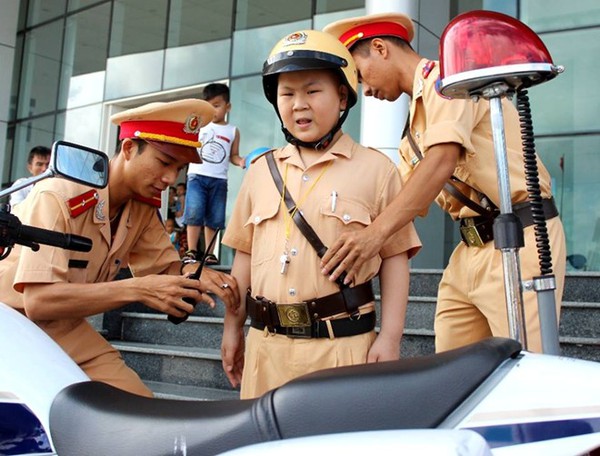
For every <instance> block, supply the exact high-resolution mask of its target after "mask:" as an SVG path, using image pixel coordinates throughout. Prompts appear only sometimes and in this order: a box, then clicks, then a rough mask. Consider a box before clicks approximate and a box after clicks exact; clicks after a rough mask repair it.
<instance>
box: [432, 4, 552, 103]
mask: <svg viewBox="0 0 600 456" xmlns="http://www.w3.org/2000/svg"><path fill="white" fill-rule="evenodd" d="M562 71H563V68H562V67H560V66H555V65H554V64H553V63H552V58H551V57H550V53H549V52H548V49H546V46H545V45H544V43H543V42H542V40H541V39H540V37H539V36H538V35H536V33H535V32H534V31H533V30H531V29H530V28H529V27H527V26H526V25H525V24H523V23H522V22H520V21H518V20H517V19H515V18H514V17H511V16H507V15H505V14H501V13H496V12H493V11H470V12H467V13H464V14H461V15H459V16H457V17H455V18H454V19H453V20H452V21H451V22H450V23H449V24H448V25H447V26H446V28H445V29H444V32H443V33H442V37H441V39H440V78H441V87H440V90H441V92H442V94H444V95H445V96H449V97H451V98H469V97H472V96H479V95H481V93H482V91H483V90H484V89H485V88H487V87H489V86H493V85H496V84H501V83H505V84H506V85H507V86H508V87H506V89H505V91H515V90H518V89H521V88H525V87H530V86H533V85H536V84H539V83H542V82H545V81H547V80H549V79H552V78H554V77H555V76H556V75H557V74H559V73H561V72H562Z"/></svg>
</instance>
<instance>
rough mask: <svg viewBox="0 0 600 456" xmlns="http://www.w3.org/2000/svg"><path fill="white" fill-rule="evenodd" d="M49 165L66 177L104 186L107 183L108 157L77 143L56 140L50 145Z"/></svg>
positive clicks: (93, 185) (97, 186)
mask: <svg viewBox="0 0 600 456" xmlns="http://www.w3.org/2000/svg"><path fill="white" fill-rule="evenodd" d="M50 167H51V168H52V169H53V171H54V172H55V173H56V174H57V175H59V176H61V177H64V178H66V179H69V180H73V181H75V182H79V183H81V184H85V185H90V186H92V187H96V188H104V187H106V185H107V184H108V157H107V156H106V154H105V153H103V152H100V151H99V150H95V149H92V148H89V147H85V146H81V145H79V144H74V143H69V142H66V141H56V142H55V143H54V144H53V146H52V156H51V160H50Z"/></svg>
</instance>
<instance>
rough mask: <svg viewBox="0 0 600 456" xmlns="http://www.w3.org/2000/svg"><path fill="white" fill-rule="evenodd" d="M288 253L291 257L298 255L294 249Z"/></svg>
mask: <svg viewBox="0 0 600 456" xmlns="http://www.w3.org/2000/svg"><path fill="white" fill-rule="evenodd" d="M290 253H291V254H292V256H296V255H298V249H296V248H294V249H292V250H290Z"/></svg>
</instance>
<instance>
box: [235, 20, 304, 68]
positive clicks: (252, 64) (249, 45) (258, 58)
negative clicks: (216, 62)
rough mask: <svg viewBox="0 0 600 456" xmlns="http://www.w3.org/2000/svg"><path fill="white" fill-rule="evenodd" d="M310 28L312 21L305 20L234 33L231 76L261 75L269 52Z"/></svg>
mask: <svg viewBox="0 0 600 456" xmlns="http://www.w3.org/2000/svg"><path fill="white" fill-rule="evenodd" d="M309 28H311V21H310V20H305V21H300V22H294V23H291V24H281V25H275V26H272V27H263V28H255V29H251V30H238V31H236V32H234V33H233V60H232V68H231V74H232V75H233V76H240V75H246V74H251V73H260V72H261V71H262V66H263V63H264V61H265V60H266V59H267V57H268V56H269V52H270V51H271V49H273V46H275V44H276V43H277V42H278V41H279V40H280V39H282V38H283V37H284V36H286V35H287V34H289V33H292V32H295V31H296V30H303V29H309Z"/></svg>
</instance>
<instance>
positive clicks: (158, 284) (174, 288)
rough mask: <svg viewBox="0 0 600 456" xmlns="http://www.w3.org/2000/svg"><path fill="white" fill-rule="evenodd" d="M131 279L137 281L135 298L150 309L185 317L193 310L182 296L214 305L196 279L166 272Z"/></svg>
mask: <svg viewBox="0 0 600 456" xmlns="http://www.w3.org/2000/svg"><path fill="white" fill-rule="evenodd" d="M131 280H134V281H135V282H136V283H137V287H138V290H139V297H138V296H136V298H137V299H139V300H140V301H141V302H143V303H144V304H145V305H147V306H148V307H151V308H152V309H156V310H158V311H160V312H163V313H166V314H169V315H173V316H174V317H185V316H187V315H188V314H190V313H192V312H193V311H194V306H192V305H191V304H188V303H187V302H185V301H184V300H183V298H189V299H190V300H193V301H194V302H201V301H202V302H204V303H206V304H208V305H209V306H210V307H213V308H214V307H215V301H214V300H213V299H212V298H211V297H210V296H209V295H208V294H206V293H203V291H205V289H204V287H203V286H202V285H201V283H200V281H198V280H190V279H188V278H186V277H184V276H172V275H168V274H159V275H154V274H153V275H148V276H145V277H137V278H134V279H131ZM133 300H135V299H133ZM133 300H132V301H133Z"/></svg>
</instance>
